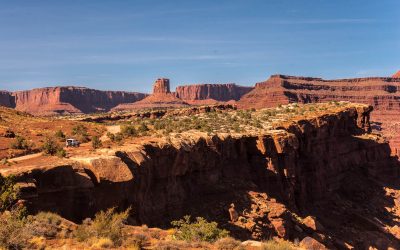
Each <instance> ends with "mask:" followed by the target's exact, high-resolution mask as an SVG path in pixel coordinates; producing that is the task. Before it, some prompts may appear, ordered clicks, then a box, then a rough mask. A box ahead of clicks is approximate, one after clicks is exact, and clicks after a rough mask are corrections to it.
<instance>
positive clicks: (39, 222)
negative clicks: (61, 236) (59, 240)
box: [26, 212, 62, 238]
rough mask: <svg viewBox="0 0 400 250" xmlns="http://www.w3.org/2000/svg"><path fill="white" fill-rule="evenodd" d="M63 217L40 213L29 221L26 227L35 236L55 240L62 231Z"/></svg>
mask: <svg viewBox="0 0 400 250" xmlns="http://www.w3.org/2000/svg"><path fill="white" fill-rule="evenodd" d="M61 221H62V219H61V217H60V216H59V215H57V214H54V213H50V212H40V213H38V214H37V215H35V216H32V217H30V218H29V219H28V221H27V224H26V227H27V229H28V230H29V231H30V232H31V234H32V235H33V236H42V237H46V238H54V237H55V236H57V233H58V232H59V229H60V224H61Z"/></svg>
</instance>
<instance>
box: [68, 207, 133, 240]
mask: <svg viewBox="0 0 400 250" xmlns="http://www.w3.org/2000/svg"><path fill="white" fill-rule="evenodd" d="M129 211H130V209H127V210H125V211H124V212H121V213H116V212H115V209H114V208H110V209H108V210H107V211H105V212H104V211H101V212H99V213H97V214H96V215H95V218H94V219H93V220H90V219H89V220H85V221H84V222H83V223H82V224H81V225H79V226H78V228H77V230H76V231H75V236H76V237H77V239H78V240H79V241H88V240H90V239H92V238H108V239H110V240H112V242H113V243H114V244H115V245H120V244H121V243H122V240H123V234H122V227H123V225H124V224H125V222H126V220H127V219H128V216H129Z"/></svg>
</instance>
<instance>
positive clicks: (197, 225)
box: [171, 215, 229, 242]
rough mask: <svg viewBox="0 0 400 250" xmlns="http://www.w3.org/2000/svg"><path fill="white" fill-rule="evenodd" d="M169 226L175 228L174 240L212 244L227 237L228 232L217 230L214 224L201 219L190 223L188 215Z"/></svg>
mask: <svg viewBox="0 0 400 250" xmlns="http://www.w3.org/2000/svg"><path fill="white" fill-rule="evenodd" d="M171 224H172V225H173V226H174V227H175V228H176V230H177V231H176V234H175V236H176V238H177V239H180V240H185V241H208V242H214V241H216V240H218V239H220V238H224V237H227V236H228V235H229V233H228V231H226V230H224V229H219V228H218V224H217V223H216V222H208V221H207V220H206V219H204V218H202V217H197V218H196V221H194V222H192V221H191V219H190V216H189V215H186V216H184V217H183V219H180V220H178V221H172V222H171Z"/></svg>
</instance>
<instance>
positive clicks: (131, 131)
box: [121, 125, 138, 137]
mask: <svg viewBox="0 0 400 250" xmlns="http://www.w3.org/2000/svg"><path fill="white" fill-rule="evenodd" d="M121 134H122V135H123V136H124V137H134V136H137V135H138V132H137V131H136V129H135V127H134V126H132V125H125V126H122V127H121Z"/></svg>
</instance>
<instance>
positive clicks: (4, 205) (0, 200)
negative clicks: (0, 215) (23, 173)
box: [0, 174, 20, 212]
mask: <svg viewBox="0 0 400 250" xmlns="http://www.w3.org/2000/svg"><path fill="white" fill-rule="evenodd" d="M15 184H16V180H15V177H14V176H8V177H3V176H2V175H1V174H0V212H3V211H5V210H8V209H11V208H12V206H13V205H14V204H15V203H16V201H17V200H18V197H19V194H20V193H19V188H18V187H17V186H16V185H15Z"/></svg>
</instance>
